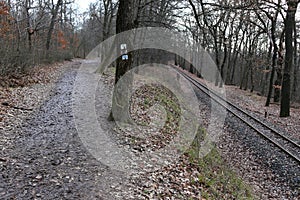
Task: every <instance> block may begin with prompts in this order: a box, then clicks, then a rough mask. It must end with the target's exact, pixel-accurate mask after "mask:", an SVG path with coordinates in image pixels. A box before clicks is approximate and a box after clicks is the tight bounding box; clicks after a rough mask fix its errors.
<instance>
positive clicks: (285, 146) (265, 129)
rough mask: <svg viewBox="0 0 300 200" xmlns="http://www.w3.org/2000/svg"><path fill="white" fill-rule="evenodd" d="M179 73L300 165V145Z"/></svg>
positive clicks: (199, 83) (189, 77) (191, 78)
mask: <svg viewBox="0 0 300 200" xmlns="http://www.w3.org/2000/svg"><path fill="white" fill-rule="evenodd" d="M177 71H178V72H179V73H180V74H181V75H182V76H184V77H185V78H186V79H187V80H189V81H190V82H191V83H192V84H193V85H194V86H195V87H197V88H198V89H200V90H201V91H202V92H204V93H205V94H206V95H208V96H210V98H211V99H212V100H213V101H215V102H216V103H218V104H220V105H221V106H223V107H224V108H226V109H227V111H228V112H230V113H231V114H233V115H234V116H235V117H237V118H238V119H240V120H241V121H242V122H243V123H245V124H246V125H247V126H249V127H251V129H253V130H254V131H256V132H257V133H258V134H259V135H260V136H262V137H263V138H265V139H266V140H267V141H268V142H271V143H272V144H273V145H275V146H276V147H277V148H279V149H280V150H281V151H282V152H284V153H285V154H286V155H287V156H288V157H290V158H292V159H293V160H294V161H295V162H297V163H298V164H300V145H299V143H297V142H296V141H294V140H293V139H291V138H289V137H287V136H286V135H284V134H283V133H281V132H280V131H278V130H276V129H275V128H274V127H272V126H270V125H268V124H267V123H265V122H263V121H261V120H259V119H258V118H257V117H256V116H253V115H252V114H250V113H248V112H247V111H245V110H243V109H241V108H240V107H238V106H236V105H235V104H233V103H231V102H230V101H228V100H226V99H225V98H224V97H222V96H220V95H219V94H217V93H216V92H215V91H212V90H210V89H208V87H207V86H205V85H204V84H203V83H201V82H199V81H198V80H196V79H195V78H193V77H191V76H189V75H188V74H187V73H185V72H183V71H181V70H178V69H177Z"/></svg>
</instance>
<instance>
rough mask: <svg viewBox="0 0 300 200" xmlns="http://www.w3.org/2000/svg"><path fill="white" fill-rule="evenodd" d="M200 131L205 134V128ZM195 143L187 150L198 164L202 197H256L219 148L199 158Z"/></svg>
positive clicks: (192, 159) (195, 163) (194, 162)
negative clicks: (227, 163)
mask: <svg viewBox="0 0 300 200" xmlns="http://www.w3.org/2000/svg"><path fill="white" fill-rule="evenodd" d="M198 133H202V134H203V130H201V131H199V132H198ZM196 144H197V143H194V144H193V145H192V147H191V149H190V150H189V151H188V152H187V153H188V156H189V158H190V161H191V162H192V163H193V164H194V165H196V166H197V168H198V171H199V172H200V175H199V176H198V181H199V183H200V184H201V185H202V187H203V190H202V197H203V198H205V199H218V200H219V199H254V195H253V194H252V191H251V188H250V186H248V185H246V184H245V183H244V182H243V180H242V179H241V178H240V177H239V176H238V175H237V174H236V173H235V172H234V171H233V170H231V169H230V168H229V167H228V166H227V165H226V163H225V162H224V161H223V160H222V157H221V155H220V153H219V152H218V150H217V148H213V149H212V150H211V151H210V153H209V154H208V155H206V156H205V157H203V158H198V155H199V153H198V147H199V146H197V145H196Z"/></svg>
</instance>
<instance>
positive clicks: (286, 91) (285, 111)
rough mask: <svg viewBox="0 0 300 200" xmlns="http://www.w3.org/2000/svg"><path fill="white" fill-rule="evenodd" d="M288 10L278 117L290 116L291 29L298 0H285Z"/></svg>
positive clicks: (292, 28) (293, 24)
mask: <svg viewBox="0 0 300 200" xmlns="http://www.w3.org/2000/svg"><path fill="white" fill-rule="evenodd" d="M287 4H288V10H287V16H286V20H285V47H286V51H285V65H284V71H283V82H282V92H281V105H280V117H288V116H290V93H291V80H290V76H291V75H290V72H291V69H292V66H293V30H294V26H295V14H296V10H297V6H298V0H297V1H296V0H289V1H287Z"/></svg>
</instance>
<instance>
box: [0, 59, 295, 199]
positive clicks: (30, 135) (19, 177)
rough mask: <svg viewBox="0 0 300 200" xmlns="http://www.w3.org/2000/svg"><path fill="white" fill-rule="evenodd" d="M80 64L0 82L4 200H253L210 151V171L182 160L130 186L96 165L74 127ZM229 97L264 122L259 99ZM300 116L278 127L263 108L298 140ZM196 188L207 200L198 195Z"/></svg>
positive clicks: (107, 82) (101, 89) (232, 92)
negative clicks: (187, 199)
mask: <svg viewBox="0 0 300 200" xmlns="http://www.w3.org/2000/svg"><path fill="white" fill-rule="evenodd" d="M80 62H85V61H82V60H74V61H73V62H65V63H63V64H54V65H51V66H48V67H42V68H39V69H38V70H34V71H35V72H34V73H33V74H32V73H30V74H28V75H26V76H22V77H2V78H1V85H0V103H1V105H0V132H1V134H0V149H1V153H0V173H1V174H0V175H1V176H0V196H1V198H2V197H3V199H11V198H16V199H61V198H63V199H124V197H125V196H126V197H127V199H137V198H138V199H139V198H140V199H155V198H157V199H159V198H166V199H168V198H169V199H172V198H171V197H172V196H173V197H174V196H176V195H177V197H181V198H183V199H184V197H191V199H202V198H203V197H205V198H206V199H211V198H212V199H219V198H224V199H232V198H233V197H236V198H238V197H248V198H250V199H251V194H250V193H251V190H252V189H251V188H248V186H246V185H245V184H244V183H243V182H242V181H241V180H240V179H239V178H238V177H237V176H236V175H235V173H234V172H231V171H230V169H227V168H223V167H220V165H226V164H225V163H223V161H221V160H222V159H221V158H220V155H219V154H218V153H216V152H215V151H213V152H212V154H211V155H210V157H208V158H207V160H208V161H209V162H208V163H209V164H207V162H206V163H204V162H200V165H199V163H197V164H195V163H193V162H192V161H191V157H190V156H189V155H183V157H182V158H181V159H180V160H179V162H178V163H176V164H174V165H169V166H167V167H165V168H163V170H162V171H159V172H158V171H156V172H154V173H150V174H149V173H146V172H141V174H139V177H134V178H133V177H130V178H128V177H126V176H125V175H124V174H123V173H122V172H119V171H116V170H112V169H109V168H108V167H107V166H105V165H103V164H102V163H100V162H99V161H97V160H96V159H95V158H94V157H93V156H92V155H91V154H90V153H89V152H88V151H87V150H86V148H85V147H84V146H83V145H82V141H81V139H80V137H79V136H78V133H77V131H76V125H75V124H74V120H73V113H72V102H73V99H72V89H73V87H74V80H75V77H76V74H77V73H78V68H79V67H80ZM101 80H102V82H103V84H102V85H101V84H99V86H98V89H97V91H98V95H106V96H107V97H106V98H105V99H106V100H105V99H103V98H102V97H100V96H97V98H98V99H101V100H98V101H97V105H96V106H98V107H99V108H103V109H104V110H105V112H104V111H103V113H104V116H102V117H103V119H104V118H105V119H106V116H107V115H108V113H109V105H110V103H111V102H110V99H111V95H112V94H111V91H112V90H111V88H110V87H111V85H112V83H113V79H112V77H105V78H104V79H101ZM226 92H227V95H228V98H230V99H231V100H232V101H234V102H236V103H238V104H239V105H240V106H241V107H244V108H245V109H247V110H251V111H253V112H255V113H259V115H264V110H263V109H262V108H263V104H264V98H263V97H259V96H257V95H254V94H252V93H248V92H246V91H242V90H239V89H237V88H236V87H232V86H228V87H226ZM299 112H300V110H299V109H298V108H293V109H292V116H291V117H290V118H287V119H283V120H282V119H280V118H278V117H277V116H278V106H277V105H273V104H272V105H271V107H270V108H268V113H269V116H268V119H270V120H272V122H275V123H279V122H280V124H281V126H282V128H284V129H286V130H288V131H289V132H292V134H293V135H294V137H296V138H297V137H299V135H297V134H299V132H300V130H299V124H300V123H299V122H300V121H299V120H300V116H299ZM98 114H99V113H98ZM99 115H100V114H99ZM103 119H102V120H103ZM100 120H101V119H100ZM107 124H108V125H107V126H108V128H109V127H111V126H113V125H112V124H111V122H107ZM192 160H193V159H192ZM212 160H213V161H212ZM210 168H213V169H214V170H213V171H211V170H210ZM203 169H206V171H205V170H204V171H203ZM201 170H202V171H201ZM256 170H257V169H256ZM262 172H263V170H262ZM201 173H202V176H201ZM203 173H204V174H203ZM199 174H200V175H199ZM224 174H225V176H224ZM208 177H209V178H208ZM228 182H231V183H232V184H229V183H228ZM257 182H259V181H257ZM269 183H270V182H268V184H269ZM255 184H256V185H255V186H256V187H258V189H255V191H257V192H265V194H264V195H262V196H263V197H270V196H271V197H272V196H273V199H276V197H277V198H278V197H280V196H282V194H281V193H280V192H281V191H280V190H281V189H282V190H288V189H287V188H277V189H274V188H276V186H278V184H274V185H275V186H274V185H272V183H270V184H271V186H261V185H259V183H255ZM225 185H226V187H225ZM273 186H274V187H273ZM259 187H260V188H259ZM264 187H268V188H267V189H264ZM199 188H200V189H201V191H202V194H205V195H204V196H202V195H201V194H200V193H199V191H198V190H199ZM236 188H237V189H236ZM222 190H223V192H224V193H223V195H222ZM224 190H225V191H224ZM273 190H274V191H275V190H276V191H277V190H279V191H277V192H279V194H271V193H272V191H273ZM268 192H269V193H270V194H267V193H268ZM285 192H286V193H289V191H285ZM282 193H283V192H282ZM291 193H292V191H291ZM112 195H114V197H113V198H112V197H111V196H112ZM201 196H202V197H201ZM167 197H168V198H167ZM203 199H204V198H203Z"/></svg>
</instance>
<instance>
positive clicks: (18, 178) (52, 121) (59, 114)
mask: <svg viewBox="0 0 300 200" xmlns="http://www.w3.org/2000/svg"><path fill="white" fill-rule="evenodd" d="M79 66H80V63H79V62H78V61H74V62H72V63H71V64H70V67H68V68H67V70H66V71H65V72H64V73H63V74H62V76H61V77H60V78H59V79H58V81H57V83H56V85H55V87H54V88H53V90H52V91H51V92H50V95H49V97H48V98H47V100H46V101H45V102H44V103H42V105H41V107H40V108H39V109H37V110H36V111H34V112H33V113H32V114H31V115H30V116H29V117H28V119H26V120H24V121H23V123H22V124H21V125H20V126H17V127H15V128H14V129H11V132H10V129H9V128H6V127H1V129H0V131H1V132H2V131H3V132H2V133H1V135H2V136H3V135H6V136H7V135H8V136H10V137H11V138H9V139H10V140H11V142H10V143H9V145H3V146H0V147H2V150H1V153H0V158H1V159H0V171H1V174H0V175H1V176H0V196H1V199H14V198H16V199H110V198H111V192H112V191H111V190H112V188H115V187H117V186H118V185H120V182H122V181H124V177H122V175H121V174H120V173H119V172H116V171H112V170H110V169H109V168H108V167H106V166H105V165H103V164H101V163H99V162H98V161H97V160H96V159H95V158H93V157H92V156H91V155H90V154H89V152H88V151H87V150H86V149H85V147H84V146H83V144H82V143H81V140H80V138H79V136H78V134H77V131H76V128H75V124H74V120H73V116H72V89H73V86H74V80H75V77H76V74H77V69H78V67H79ZM4 131H5V133H4ZM6 139H7V138H6ZM9 139H7V140H9ZM114 185H116V186H115V187H114ZM113 199H115V198H113Z"/></svg>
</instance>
